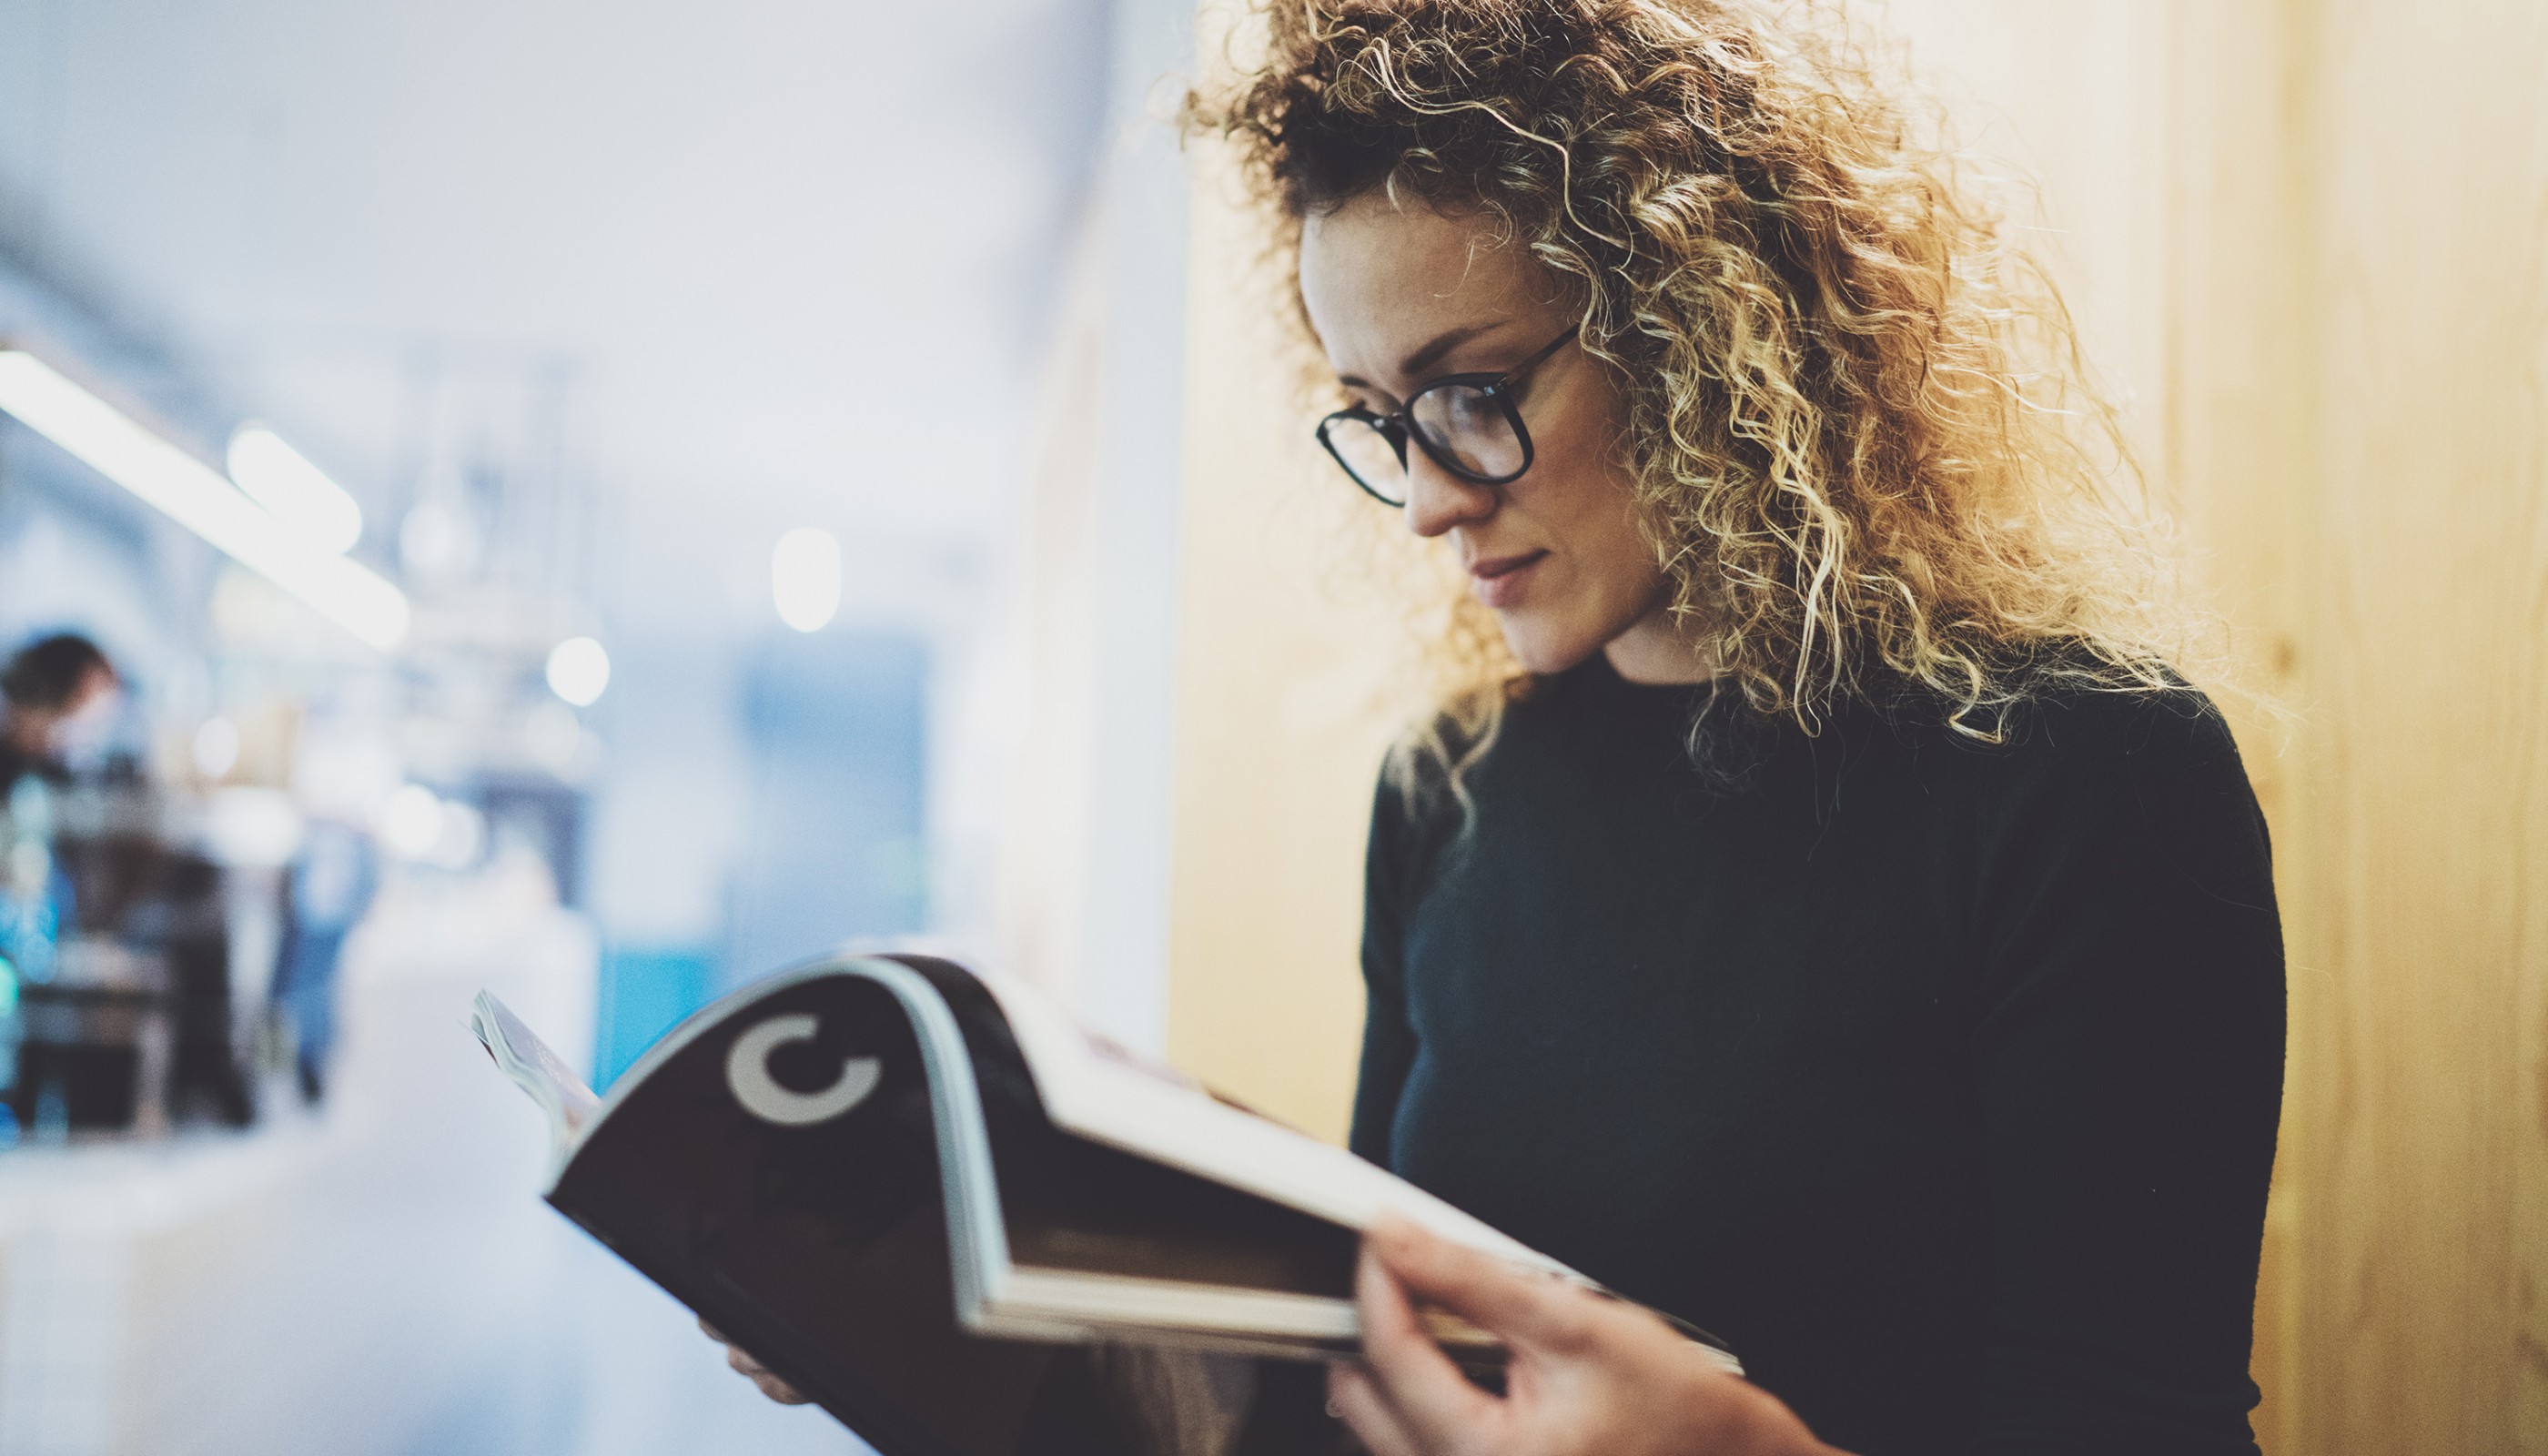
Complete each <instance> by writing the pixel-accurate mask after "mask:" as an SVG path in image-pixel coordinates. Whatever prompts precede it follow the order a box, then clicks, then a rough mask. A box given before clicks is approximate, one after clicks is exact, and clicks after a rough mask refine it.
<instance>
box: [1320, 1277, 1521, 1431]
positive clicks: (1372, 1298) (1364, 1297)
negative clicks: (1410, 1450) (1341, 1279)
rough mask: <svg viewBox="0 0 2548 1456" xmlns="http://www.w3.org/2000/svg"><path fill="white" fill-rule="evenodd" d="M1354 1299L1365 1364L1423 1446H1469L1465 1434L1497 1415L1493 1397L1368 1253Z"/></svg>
mask: <svg viewBox="0 0 2548 1456" xmlns="http://www.w3.org/2000/svg"><path fill="white" fill-rule="evenodd" d="M1354 1297H1355V1305H1356V1306H1357V1308H1359V1309H1360V1310H1361V1312H1362V1351H1363V1367H1364V1369H1365V1370H1366V1371H1368V1372H1369V1376H1370V1380H1371V1382H1372V1384H1373V1385H1374V1386H1375V1387H1376V1388H1377V1390H1378V1392H1379V1394H1380V1397H1381V1399H1382V1400H1384V1401H1386V1402H1387V1403H1388V1404H1389V1406H1390V1408H1391V1410H1393V1411H1394V1412H1395V1413H1396V1415H1397V1416H1398V1419H1399V1423H1400V1425H1402V1426H1403V1427H1405V1428H1406V1430H1407V1432H1408V1434H1410V1436H1412V1437H1414V1438H1415V1440H1416V1442H1417V1443H1418V1444H1419V1445H1421V1446H1425V1447H1435V1448H1438V1447H1443V1446H1451V1445H1456V1444H1466V1442H1465V1441H1464V1440H1462V1439H1460V1438H1461V1437H1465V1436H1466V1435H1468V1434H1469V1433H1471V1432H1474V1431H1475V1430H1477V1429H1478V1428H1479V1427H1480V1426H1482V1425H1485V1424H1488V1423H1490V1422H1492V1421H1493V1420H1494V1419H1495V1418H1496V1413H1497V1406H1498V1402H1497V1401H1496V1399H1495V1397H1493V1396H1490V1395H1488V1394H1487V1393H1486V1392H1484V1391H1482V1390H1479V1389H1478V1388H1477V1387H1476V1386H1474V1385H1471V1384H1469V1378H1468V1377H1467V1376H1465V1375H1462V1374H1461V1373H1460V1368H1459V1367H1458V1366H1456V1365H1454V1364H1452V1363H1451V1361H1450V1359H1449V1357H1448V1356H1445V1355H1444V1354H1443V1353H1442V1351H1441V1349H1440V1348H1439V1347H1438V1346H1436V1345H1435V1344H1434V1343H1433V1341H1432V1340H1431V1339H1430V1338H1428V1337H1427V1336H1426V1335H1425V1333H1424V1330H1423V1328H1422V1326H1420V1325H1418V1324H1417V1323H1416V1322H1415V1310H1414V1307H1413V1306H1411V1305H1410V1304H1409V1303H1408V1302H1407V1295H1406V1293H1405V1292H1404V1291H1402V1290H1401V1289H1400V1288H1399V1287H1398V1282H1397V1281H1396V1280H1394V1279H1392V1278H1390V1276H1389V1273H1388V1271H1387V1270H1386V1269H1383V1268H1382V1267H1381V1264H1380V1260H1378V1259H1377V1258H1375V1257H1373V1256H1372V1255H1371V1254H1370V1253H1368V1252H1366V1253H1365V1254H1364V1255H1363V1258H1362V1261H1361V1263H1360V1264H1359V1266H1357V1267H1356V1269H1355V1271H1354Z"/></svg>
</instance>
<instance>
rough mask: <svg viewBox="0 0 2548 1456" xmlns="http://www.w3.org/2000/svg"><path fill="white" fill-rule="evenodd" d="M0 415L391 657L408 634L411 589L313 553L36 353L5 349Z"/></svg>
mask: <svg viewBox="0 0 2548 1456" xmlns="http://www.w3.org/2000/svg"><path fill="white" fill-rule="evenodd" d="M0 409H5V410H7V411H8V412H10V413H11V414H14V415H16V416H18V418H19V419H21V420H23V421H25V422H26V424H27V425H28V427H30V428H32V429H34V430H35V431H36V432H37V433H38V434H41V435H43V436H44V437H45V438H46V439H48V440H51V441H52V442H53V443H54V444H56V445H59V446H61V447H62V448H63V449H65V450H67V451H69V452H70V453H71V454H73V455H75V456H78V457H79V458H80V459H81V460H83V461H86V462H87V463H88V464H89V465H90V467H92V468H93V469H95V470H96V471H97V472H98V473H99V474H100V475H103V476H105V477H106V478H107V479H108V480H111V481H113V482H115V483H116V484H117V485H119V486H122V487H123V488H124V489H126V490H128V491H131V492H132V493H133V494H134V495H136V496H138V497H140V498H141V500H144V501H145V502H147V503H148V504H150V505H152V506H155V507H156V508H157V509H158V510H159V511H160V512H162V513H163V514H165V515H166V516H168V518H169V519H171V520H174V521H175V522H177V523H178V524H179V525H182V526H184V527H185V528H186V529H188V530H190V531H193V532H194V533H195V534H196V535H198V536H201V537H203V538H204V539H205V540H207V541H209V542H211V543H212V544H213V545H214V546H215V547H217V548H219V549H220V550H221V551H222V552H223V553H225V554H226V555H227V556H229V557H230V558H231V559H232V560H234V561H236V562H238V563H239V565H241V566H244V567H246V568H248V569H249V570H251V571H253V572H256V573H257V574H258V575H260V576H263V577H264V578H265V579H266V580H267V581H270V582H272V583H273V584H274V585H276V586H277V587H280V588H282V589H283V590H284V591H286V592H290V593H292V594H293V595H295V596H298V597H300V598H301V599H302V600H303V601H306V602H308V603H309V604H310V605H311V606H312V607H313V608H315V609H316V610H317V611H318V614H319V615H320V616H323V617H325V618H327V619H328V620H329V621H331V622H334V623H335V624H336V625H338V626H340V627H343V628H344V629H345V630H346V631H348V632H351V633H353V634H354V635H355V636H356V637H359V638H361V639H362V640H363V641H365V642H368V643H370V644H371V645H372V646H374V647H377V648H379V649H381V650H382V651H384V652H386V651H388V650H389V649H391V648H393V647H396V646H397V645H398V644H399V642H400V641H401V640H402V639H403V638H405V637H406V636H407V628H408V604H407V594H406V593H405V592H401V591H399V589H398V588H397V587H395V586H393V585H391V584H390V583H389V582H388V581H387V580H385V579H384V578H382V577H381V576H380V575H378V574H377V573H375V572H372V571H369V570H367V569H365V568H363V567H361V566H358V565H356V564H355V563H353V562H351V561H348V560H346V559H345V558H344V557H342V556H337V555H334V554H332V553H330V552H325V551H321V550H318V549H317V548H316V547H314V546H312V545H311V544H310V543H309V542H308V541H307V540H306V539H305V538H304V537H302V536H301V535H300V534H299V533H298V532H297V531H296V530H295V529H294V528H293V527H291V526H289V525H286V524H285V523H284V522H283V521H281V520H279V519H277V518H276V517H275V516H274V515H272V514H270V513H268V512H267V511H266V510H265V509H263V508H262V507H260V506H259V505H258V504H257V503H256V502H255V501H253V500H249V499H248V498H247V497H245V496H242V495H240V494H239V492H238V490H237V488H236V487H233V486H232V485H231V484H230V483H229V482H228V481H226V480H224V479H222V477H221V473H220V472H218V471H216V470H214V469H213V468H212V467H211V466H208V465H206V464H204V463H203V462H202V461H200V460H197V459H196V458H195V457H194V456H192V455H189V454H187V453H186V452H185V451H184V450H181V449H179V448H177V447H176V446H175V445H173V444H170V443H169V442H168V441H166V440H164V439H161V438H160V437H159V436H158V435H155V434H153V433H151V432H150V431H149V430H148V429H147V428H145V427H143V426H142V425H141V424H140V423H138V422H137V421H136V420H134V419H133V418H132V417H131V416H130V415H127V414H126V413H124V412H123V411H122V410H120V409H116V408H115V407H114V406H112V405H109V404H107V403H106V402H105V401H104V400H101V399H99V398H98V397H97V396H95V395H92V394H90V393H89V392H88V391H87V390H85V389H82V388H80V387H79V386H78V385H76V384H73V383H72V382H71V381H70V380H68V379H66V378H64V377H63V376H62V375H60V374H58V373H56V372H55V371H54V370H53V369H52V367H51V366H49V365H47V364H46V363H45V362H44V361H43V360H41V359H39V358H37V357H36V356H35V355H33V354H29V353H25V352H23V351H21V350H17V349H0Z"/></svg>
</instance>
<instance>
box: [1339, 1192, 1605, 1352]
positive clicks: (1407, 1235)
mask: <svg viewBox="0 0 2548 1456" xmlns="http://www.w3.org/2000/svg"><path fill="white" fill-rule="evenodd" d="M1363 1246H1364V1247H1365V1248H1367V1249H1369V1250H1370V1251H1371V1252H1372V1253H1374V1254H1375V1255H1377V1256H1378V1257H1379V1259H1380V1262H1381V1264H1382V1266H1383V1267H1385V1268H1386V1269H1387V1270H1388V1271H1389V1273H1390V1275H1391V1277H1392V1278H1393V1279H1394V1280H1396V1281H1397V1283H1398V1284H1399V1285H1401V1286H1403V1287H1404V1288H1405V1289H1406V1291H1407V1293H1408V1294H1410V1295H1412V1296H1413V1297H1414V1298H1416V1299H1419V1300H1422V1301H1424V1302H1425V1303H1427V1304H1433V1305H1439V1306H1441V1307H1442V1308H1443V1309H1445V1310H1448V1311H1450V1312H1451V1313H1452V1314H1455V1315H1458V1316H1460V1317H1461V1318H1463V1319H1467V1320H1469V1321H1470V1322H1471V1323H1473V1324H1477V1325H1479V1326H1481V1327H1483V1328H1485V1329H1487V1330H1488V1331H1490V1332H1492V1333H1494V1334H1497V1335H1499V1336H1501V1337H1502V1339H1503V1341H1504V1342H1505V1343H1506V1344H1508V1345H1512V1346H1514V1347H1516V1348H1519V1347H1522V1346H1533V1347H1538V1348H1565V1347H1567V1346H1570V1345H1574V1344H1579V1343H1581V1342H1582V1341H1583V1339H1584V1338H1585V1337H1586V1335H1587V1334H1588V1333H1589V1326H1590V1324H1591V1323H1592V1321H1593V1320H1594V1319H1596V1318H1597V1312H1598V1311H1599V1310H1600V1308H1601V1306H1600V1302H1599V1300H1598V1299H1597V1298H1595V1297H1594V1296H1593V1295H1592V1294H1590V1293H1588V1292H1587V1291H1585V1290H1582V1289H1578V1288H1576V1287H1574V1286H1573V1285H1570V1284H1568V1283H1566V1282H1565V1281H1563V1280H1560V1279H1554V1278H1550V1277H1549V1276H1547V1275H1545V1274H1542V1273H1539V1272H1537V1271H1535V1270H1529V1269H1522V1268H1518V1267H1516V1266H1515V1265H1513V1264H1510V1263H1508V1262H1506V1261H1504V1260H1502V1259H1499V1258H1497V1257H1495V1256H1494V1255H1492V1254H1489V1253H1485V1252H1482V1251H1480V1250H1478V1249H1473V1248H1468V1247H1466V1246H1464V1245H1461V1244H1456V1243H1453V1242H1451V1241H1450V1240H1449V1239H1446V1238H1439V1237H1436V1236H1434V1235H1433V1234H1432V1233H1429V1232H1427V1231H1425V1230H1424V1229H1420V1228H1418V1227H1416V1226H1415V1225H1414V1224H1411V1223H1409V1222H1408V1221H1406V1220H1404V1219H1398V1218H1384V1219H1382V1220H1381V1222H1379V1223H1378V1224H1376V1225H1374V1226H1373V1227H1372V1228H1371V1229H1370V1230H1369V1231H1368V1232H1366V1233H1365V1234H1364V1235H1363Z"/></svg>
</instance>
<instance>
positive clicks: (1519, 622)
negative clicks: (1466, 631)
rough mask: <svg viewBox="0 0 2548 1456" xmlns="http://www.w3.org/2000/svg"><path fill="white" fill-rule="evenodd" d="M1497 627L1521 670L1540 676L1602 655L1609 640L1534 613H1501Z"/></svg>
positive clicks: (1561, 670) (1578, 627) (1592, 632)
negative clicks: (1599, 654)
mask: <svg viewBox="0 0 2548 1456" xmlns="http://www.w3.org/2000/svg"><path fill="white" fill-rule="evenodd" d="M1496 625H1498V626H1500V627H1501V628H1502V629H1503V634H1504V646H1506V647H1508V648H1510V649H1512V655H1513V656H1514V657H1515V658H1517V659H1519V660H1520V662H1521V666H1522V670H1523V671H1524V672H1527V673H1530V674H1533V675H1535V676H1538V677H1547V676H1548V675H1550V674H1552V673H1563V672H1565V671H1566V670H1567V669H1569V668H1571V667H1574V666H1576V665H1577V664H1579V663H1581V662H1583V661H1584V660H1585V659H1587V658H1589V657H1591V656H1592V654H1594V653H1596V652H1599V651H1600V650H1601V644H1602V643H1603V642H1605V641H1607V640H1608V638H1607V637H1605V636H1604V635H1603V634H1601V633H1600V632H1597V631H1588V630H1585V629H1584V628H1582V627H1580V626H1578V625H1576V624H1573V623H1569V622H1561V621H1551V620H1549V619H1547V618H1545V617H1542V616H1539V615H1538V614H1536V613H1533V612H1499V613H1497V617H1496Z"/></svg>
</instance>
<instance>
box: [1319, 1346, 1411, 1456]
mask: <svg viewBox="0 0 2548 1456" xmlns="http://www.w3.org/2000/svg"><path fill="white" fill-rule="evenodd" d="M1327 1410H1329V1411H1330V1412H1332V1413H1333V1414H1334V1415H1335V1416H1336V1418H1337V1419H1339V1420H1342V1421H1343V1422H1344V1423H1345V1424H1346V1426H1348V1427H1349V1428H1351V1430H1352V1431H1353V1433H1354V1437H1355V1439H1357V1440H1359V1441H1361V1442H1362V1443H1363V1446H1364V1448H1365V1449H1367V1450H1369V1451H1370V1452H1371V1456H1424V1452H1423V1450H1422V1448H1420V1447H1418V1446H1417V1445H1416V1444H1415V1439H1414V1437H1412V1436H1410V1435H1409V1434H1408V1433H1407V1427H1406V1426H1404V1425H1402V1424H1400V1423H1399V1419H1398V1412H1397V1411H1395V1410H1391V1409H1389V1402H1388V1401H1386V1400H1384V1399H1383V1398H1382V1397H1381V1394H1380V1389H1379V1387H1377V1386H1375V1385H1373V1384H1372V1383H1371V1377H1370V1376H1368V1375H1365V1374H1363V1373H1362V1372H1361V1371H1360V1370H1357V1369H1355V1368H1354V1367H1353V1366H1351V1365H1330V1366H1328V1367H1327Z"/></svg>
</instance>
